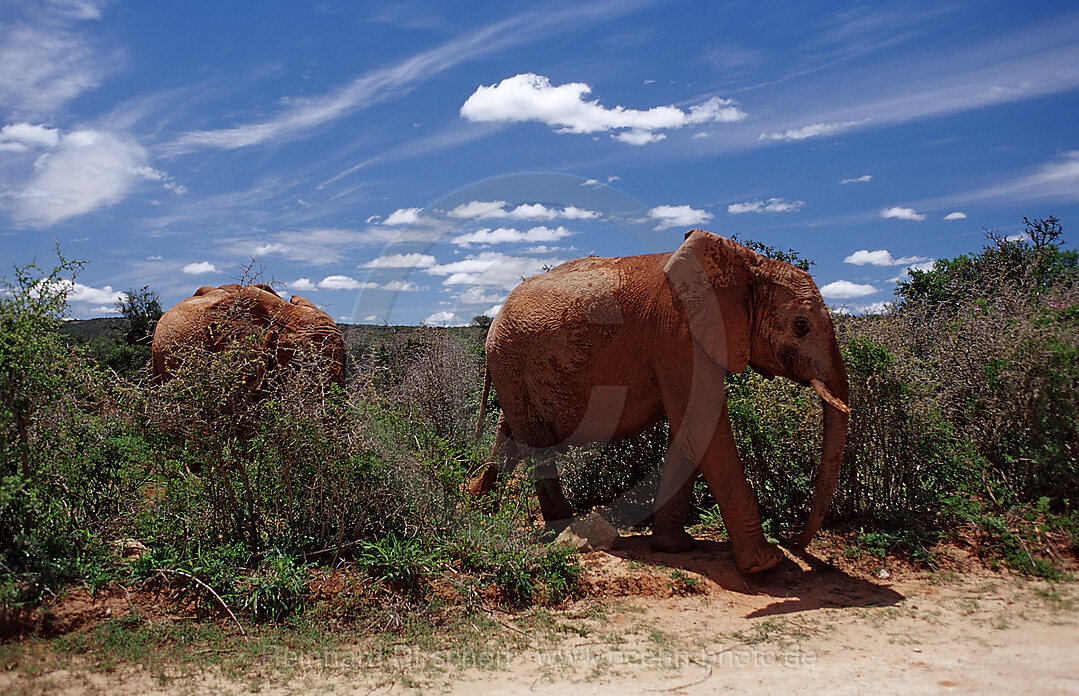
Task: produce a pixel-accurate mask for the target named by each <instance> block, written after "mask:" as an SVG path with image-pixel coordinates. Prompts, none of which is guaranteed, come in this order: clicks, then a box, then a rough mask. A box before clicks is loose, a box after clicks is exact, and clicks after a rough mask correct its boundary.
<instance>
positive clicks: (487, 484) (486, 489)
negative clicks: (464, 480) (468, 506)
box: [465, 466, 498, 498]
mask: <svg viewBox="0 0 1079 696" xmlns="http://www.w3.org/2000/svg"><path fill="white" fill-rule="evenodd" d="M497 481H498V469H496V468H494V467H493V466H492V467H488V468H487V470H486V471H484V472H483V473H482V474H481V475H479V476H477V477H476V478H474V479H472V480H471V481H469V482H468V484H467V485H466V486H465V492H467V493H468V494H469V495H470V496H472V497H473V498H478V497H480V496H481V495H484V494H486V493H490V492H491V491H492V490H494V487H495V483H496V482H497Z"/></svg>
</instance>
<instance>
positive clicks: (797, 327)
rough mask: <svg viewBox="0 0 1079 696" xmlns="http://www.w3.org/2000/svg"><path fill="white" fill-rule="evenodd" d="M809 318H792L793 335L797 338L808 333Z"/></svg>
mask: <svg viewBox="0 0 1079 696" xmlns="http://www.w3.org/2000/svg"><path fill="white" fill-rule="evenodd" d="M809 329H810V326H809V320H808V319H806V318H805V317H798V318H797V319H795V320H794V335H795V336H797V337H798V338H801V337H802V336H805V335H806V334H807V333H809Z"/></svg>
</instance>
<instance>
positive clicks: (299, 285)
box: [288, 278, 318, 292]
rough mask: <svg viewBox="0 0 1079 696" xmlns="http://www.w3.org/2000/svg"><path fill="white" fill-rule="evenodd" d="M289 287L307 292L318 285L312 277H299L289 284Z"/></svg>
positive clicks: (291, 289)
mask: <svg viewBox="0 0 1079 696" xmlns="http://www.w3.org/2000/svg"><path fill="white" fill-rule="evenodd" d="M288 289H289V290H290V291H293V292H295V291H297V290H299V291H300V292H305V291H310V290H317V289H318V286H317V285H315V284H314V283H312V282H311V279H310V278H297V279H296V280H294V281H292V282H291V283H289V284H288Z"/></svg>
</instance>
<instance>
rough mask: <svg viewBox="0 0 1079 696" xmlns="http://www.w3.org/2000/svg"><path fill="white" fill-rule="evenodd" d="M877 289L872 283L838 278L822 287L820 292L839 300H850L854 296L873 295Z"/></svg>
mask: <svg viewBox="0 0 1079 696" xmlns="http://www.w3.org/2000/svg"><path fill="white" fill-rule="evenodd" d="M876 291H877V289H876V288H875V287H873V286H872V285H863V284H859V283H852V282H851V281H849V280H837V281H835V282H832V283H828V284H827V285H825V286H823V287H822V288H821V289H820V294H821V295H822V296H824V297H830V298H833V299H837V300H849V299H851V298H854V297H865V296H866V295H872V294H873V293H875V292H876Z"/></svg>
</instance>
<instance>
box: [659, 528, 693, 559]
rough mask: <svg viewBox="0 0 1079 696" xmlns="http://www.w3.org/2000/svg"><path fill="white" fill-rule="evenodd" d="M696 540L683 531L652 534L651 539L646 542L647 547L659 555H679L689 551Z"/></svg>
mask: <svg viewBox="0 0 1079 696" xmlns="http://www.w3.org/2000/svg"><path fill="white" fill-rule="evenodd" d="M696 543H697V542H696V540H695V539H694V538H693V537H692V536H690V535H689V533H687V532H686V530H684V529H678V530H675V531H672V532H657V531H653V532H652V538H651V539H649V540H648V547H649V548H650V549H652V550H653V551H659V552H660V553H681V552H683V551H689V550H690V549H692V548H693V546H694V545H695V544H696Z"/></svg>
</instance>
